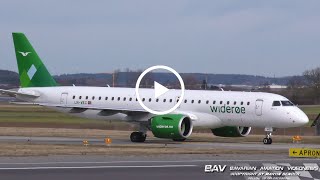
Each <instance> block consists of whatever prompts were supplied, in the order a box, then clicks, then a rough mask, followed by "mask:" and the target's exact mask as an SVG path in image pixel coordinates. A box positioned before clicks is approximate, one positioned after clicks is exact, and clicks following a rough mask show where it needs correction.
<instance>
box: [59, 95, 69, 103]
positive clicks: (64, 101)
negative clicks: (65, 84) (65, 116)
mask: <svg viewBox="0 0 320 180" xmlns="http://www.w3.org/2000/svg"><path fill="white" fill-rule="evenodd" d="M67 99H68V93H62V94H61V97H60V104H64V105H66V104H67Z"/></svg>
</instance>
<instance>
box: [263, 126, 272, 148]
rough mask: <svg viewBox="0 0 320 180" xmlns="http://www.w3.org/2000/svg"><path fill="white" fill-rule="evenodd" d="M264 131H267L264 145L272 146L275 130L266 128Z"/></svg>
mask: <svg viewBox="0 0 320 180" xmlns="http://www.w3.org/2000/svg"><path fill="white" fill-rule="evenodd" d="M264 131H266V137H265V138H264V139H263V144H272V138H271V136H272V132H273V128H272V127H266V128H264Z"/></svg>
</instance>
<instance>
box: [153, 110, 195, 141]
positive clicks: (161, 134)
mask: <svg viewBox="0 0 320 180" xmlns="http://www.w3.org/2000/svg"><path fill="white" fill-rule="evenodd" d="M192 129H193V126H192V121H191V119H190V118H189V117H187V116H185V115H181V114H166V115H158V116H155V117H153V118H152V119H151V131H152V133H153V135H154V136H155V137H157V138H166V139H173V140H177V141H179V140H181V141H183V140H185V139H186V138H187V137H189V136H190V135H191V133H192Z"/></svg>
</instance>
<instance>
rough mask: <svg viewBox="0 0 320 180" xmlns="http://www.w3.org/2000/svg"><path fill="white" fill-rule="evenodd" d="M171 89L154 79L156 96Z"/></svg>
mask: <svg viewBox="0 0 320 180" xmlns="http://www.w3.org/2000/svg"><path fill="white" fill-rule="evenodd" d="M168 91H169V89H168V88H166V87H164V86H162V85H161V84H159V83H158V82H157V81H154V97H155V98H158V97H159V96H161V95H162V94H165V93H166V92H168Z"/></svg>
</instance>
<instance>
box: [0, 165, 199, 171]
mask: <svg viewBox="0 0 320 180" xmlns="http://www.w3.org/2000/svg"><path fill="white" fill-rule="evenodd" d="M197 166H198V165H158V166H65V167H61V166H57V167H50V166H49V167H13V168H9V167H5V168H0V171H1V170H48V169H108V168H179V167H197Z"/></svg>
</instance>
